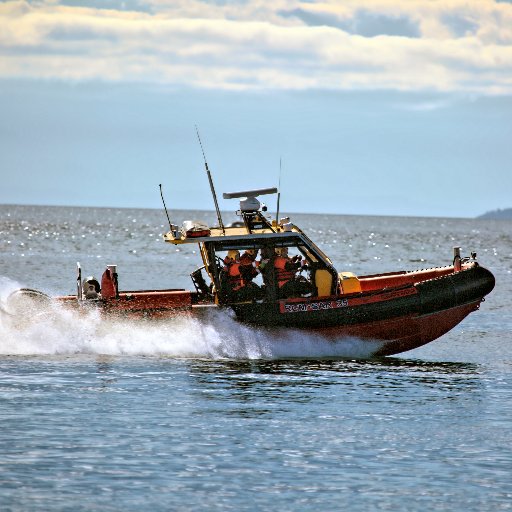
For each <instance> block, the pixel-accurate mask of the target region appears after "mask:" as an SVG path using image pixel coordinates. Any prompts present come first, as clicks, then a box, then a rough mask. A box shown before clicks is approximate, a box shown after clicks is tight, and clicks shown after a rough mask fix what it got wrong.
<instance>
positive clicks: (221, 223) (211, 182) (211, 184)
mask: <svg viewBox="0 0 512 512" xmlns="http://www.w3.org/2000/svg"><path fill="white" fill-rule="evenodd" d="M196 133H197V138H198V140H199V145H200V146H201V151H202V153H203V160H204V168H205V169H206V175H207V176H208V182H209V183H210V190H211V192H212V196H213V201H214V203H215V210H216V212H217V219H218V221H219V226H220V228H221V229H222V233H224V234H226V230H225V228H224V224H223V222H222V217H221V215H220V210H219V203H218V202H217V194H216V193H215V187H214V186H213V180H212V175H211V173H210V169H208V162H207V161H206V155H205V154H204V149H203V143H202V142H201V137H200V136H199V130H198V128H197V125H196Z"/></svg>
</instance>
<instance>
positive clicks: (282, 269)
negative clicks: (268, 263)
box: [274, 256, 297, 288]
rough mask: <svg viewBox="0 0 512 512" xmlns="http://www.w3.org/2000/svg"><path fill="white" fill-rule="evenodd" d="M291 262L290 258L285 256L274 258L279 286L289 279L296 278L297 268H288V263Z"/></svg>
mask: <svg viewBox="0 0 512 512" xmlns="http://www.w3.org/2000/svg"><path fill="white" fill-rule="evenodd" d="M287 263H290V259H289V258H285V257H284V256H276V258H275V259H274V268H275V269H276V278H277V284H278V286H279V288H281V286H283V285H284V284H286V283H287V282H288V281H291V280H292V279H295V273H296V271H297V270H296V269H292V270H289V269H286V264H287Z"/></svg>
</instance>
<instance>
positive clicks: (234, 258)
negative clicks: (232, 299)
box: [222, 250, 244, 296]
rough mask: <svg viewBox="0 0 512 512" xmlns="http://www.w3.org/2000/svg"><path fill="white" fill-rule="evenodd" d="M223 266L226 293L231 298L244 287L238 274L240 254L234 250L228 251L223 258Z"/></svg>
mask: <svg viewBox="0 0 512 512" xmlns="http://www.w3.org/2000/svg"><path fill="white" fill-rule="evenodd" d="M224 265H225V266H224V268H223V269H222V271H223V274H224V275H223V277H224V281H225V283H226V285H227V293H228V295H231V296H232V295H233V294H234V293H236V292H238V290H240V288H242V286H243V285H244V283H243V279H242V276H241V274H240V253H239V252H238V251H236V250H231V251H228V254H227V256H226V257H225V258H224Z"/></svg>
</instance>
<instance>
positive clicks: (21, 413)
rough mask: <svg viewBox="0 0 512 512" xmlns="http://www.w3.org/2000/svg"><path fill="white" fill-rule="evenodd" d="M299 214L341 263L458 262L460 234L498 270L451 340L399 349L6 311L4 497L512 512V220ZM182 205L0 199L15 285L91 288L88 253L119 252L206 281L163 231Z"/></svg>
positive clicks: (0, 477) (168, 278) (132, 277)
mask: <svg viewBox="0 0 512 512" xmlns="http://www.w3.org/2000/svg"><path fill="white" fill-rule="evenodd" d="M174 214H175V215H176V216H178V217H181V218H190V217H198V216H203V217H206V218H207V219H208V218H210V219H211V216H212V214H211V213H202V212H196V213H190V212H187V213H185V212H174ZM293 219H294V220H295V221H296V222H297V223H298V224H300V225H301V226H303V227H304V228H305V230H306V232H307V233H308V234H309V235H310V236H311V237H312V238H313V239H314V240H315V241H317V242H318V243H319V245H320V246H321V247H322V248H323V249H324V250H325V251H326V252H327V253H328V254H329V255H330V256H331V258H332V259H333V262H334V264H335V266H336V267H337V268H338V270H351V271H353V272H355V273H356V274H364V273H372V272H381V271H382V272H384V271H391V270H395V269H405V270H407V269H415V268H425V267H429V266H436V265H445V264H447V263H449V262H450V260H451V254H452V247H453V246H455V245H461V246H462V247H463V251H462V252H463V254H469V252H470V251H471V250H475V251H477V253H478V256H479V261H480V262H481V264H482V265H485V266H486V267H488V268H489V269H490V270H492V272H493V273H494V274H495V276H496V279H497V285H496V288H495V290H494V291H493V292H492V294H491V295H490V296H489V297H488V299H487V300H486V301H485V302H484V303H483V304H482V306H481V309H480V311H478V312H476V313H473V314H472V315H470V316H469V317H468V318H467V319H466V320H464V322H462V324H460V325H459V326H457V327H456V328H455V329H454V330H453V331H451V332H450V333H448V334H446V335H445V336H443V337H442V338H441V339H439V340H437V341H435V342H433V343H431V344H428V345H426V346H425V347H422V348H420V349H416V350H414V351H411V352H408V353H404V354H401V355H400V356H398V357H394V358H385V359H380V360H368V359H365V357H364V356H365V348H364V344H363V343H362V342H361V341H359V340H356V339H349V340H338V341H337V342H336V343H327V342H325V341H324V340H321V339H319V338H316V337H314V336H311V335H306V334H304V333H301V332H279V333H276V332H268V331H266V330H264V329H260V330H258V329H254V328H251V327H247V326H244V325H241V324H239V323H237V322H236V321H235V320H234V319H233V318H232V317H231V316H229V315H226V314H214V315H212V316H211V317H210V318H208V319H207V321H205V322H198V321H195V320H191V319H186V318H184V319H183V318H182V319H175V320H171V321H168V322H163V323H158V324H154V323H148V322H135V323H131V324H129V323H120V322H115V321H112V322H105V321H102V320H101V319H100V318H98V317H97V316H96V315H95V314H94V313H91V314H89V315H86V316H83V317H77V316H75V315H74V314H72V313H70V312H65V311H59V312H58V314H57V315H56V317H55V316H53V317H52V318H50V317H46V316H42V317H38V321H37V322H36V323H35V324H31V325H27V326H13V325H11V324H9V323H8V322H6V321H2V322H1V323H0V426H1V428H0V453H1V457H0V510H2V511H4V510H5V511H10V510H12V511H40V510H59V511H60V510H63V511H64V510H74V511H75V510H78V511H80V510H84V511H85V510H87V511H90V510H102V511H103V510H105V511H111V510H112V511H117V510H129V511H132V510H133V511H135V510H137V511H139V510H155V511H160V510H162V511H164V510H198V511H199V510H237V511H238V510H285V511H286V510H290V511H297V510H312V509H318V510H341V509H349V510H365V511H366V510H450V511H451V510H510V509H511V508H512V478H511V476H510V475H511V474H512V429H511V425H512V346H511V345H512V344H511V341H512V334H511V333H512V299H511V297H512V268H511V267H512V236H511V235H512V229H511V228H512V223H510V222H506V221H501V222H494V221H480V220H479V221H473V220H469V219H412V218H411V219H406V218H376V217H359V218H355V217H344V216H310V217H306V216H300V215H295V216H293ZM164 220H165V218H162V213H161V212H157V211H151V210H145V211H142V210H110V209H96V210H88V209H78V208H43V207H20V206H17V207H12V206H0V258H1V259H0V261H1V268H0V297H5V296H6V295H7V294H8V293H9V292H10V291H11V290H12V289H14V288H15V287H17V286H22V285H23V286H31V287H34V288H38V289H40V290H43V291H45V292H47V293H50V294H62V293H72V292H73V291H74V279H75V268H74V266H75V263H76V261H77V260H79V261H80V262H81V264H82V266H83V267H84V268H85V272H86V273H87V274H88V273H93V274H95V275H97V276H98V275H100V274H101V272H102V270H103V267H104V266H105V265H106V264H110V263H117V264H118V267H119V273H120V282H121V286H122V288H132V289H136V288H140V287H144V288H151V287H162V286H183V287H187V288H190V281H189V277H188V274H189V273H190V272H191V271H192V270H194V268H195V267H196V266H197V265H198V264H199V263H198V256H197V254H194V251H195V249H194V248H192V247H191V248H187V249H186V250H182V251H178V252H176V249H175V248H174V247H168V246H166V245H165V244H164V243H163V242H161V239H160V237H159V235H160V234H161V233H162V232H163V231H164V229H165V228H164V222H163V221H164ZM3 320H5V319H3Z"/></svg>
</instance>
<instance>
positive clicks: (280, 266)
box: [274, 247, 311, 298]
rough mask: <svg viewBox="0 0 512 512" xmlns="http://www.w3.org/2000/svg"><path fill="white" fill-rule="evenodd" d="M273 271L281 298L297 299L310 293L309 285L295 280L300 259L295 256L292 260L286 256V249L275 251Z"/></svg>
mask: <svg viewBox="0 0 512 512" xmlns="http://www.w3.org/2000/svg"><path fill="white" fill-rule="evenodd" d="M275 252H276V257H275V258H274V271H275V275H276V280H277V286H278V295H279V296H280V297H283V298H289V297H298V296H300V295H305V294H308V293H311V284H310V283H309V282H308V281H307V280H305V279H304V278H302V279H297V277H296V274H297V271H298V270H299V269H300V268H301V266H302V261H301V260H302V258H301V256H299V255H297V256H294V257H293V258H290V257H289V256H288V248H287V247H277V248H276V249H275Z"/></svg>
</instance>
